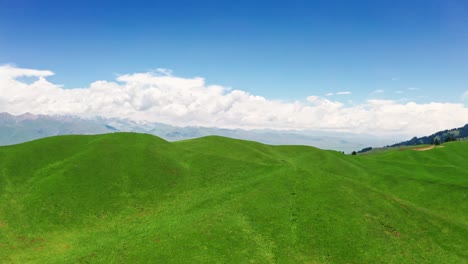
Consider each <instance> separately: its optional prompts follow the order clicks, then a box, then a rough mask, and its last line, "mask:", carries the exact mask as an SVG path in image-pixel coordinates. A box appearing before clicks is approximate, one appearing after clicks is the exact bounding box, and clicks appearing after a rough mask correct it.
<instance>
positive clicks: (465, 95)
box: [462, 91, 468, 101]
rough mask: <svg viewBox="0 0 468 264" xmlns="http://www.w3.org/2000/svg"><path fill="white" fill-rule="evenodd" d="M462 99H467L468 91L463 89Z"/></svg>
mask: <svg viewBox="0 0 468 264" xmlns="http://www.w3.org/2000/svg"><path fill="white" fill-rule="evenodd" d="M462 100H464V101H468V91H465V93H463V94H462Z"/></svg>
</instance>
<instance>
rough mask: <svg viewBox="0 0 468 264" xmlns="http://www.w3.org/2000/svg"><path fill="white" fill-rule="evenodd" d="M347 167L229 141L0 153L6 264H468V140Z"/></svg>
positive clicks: (299, 149) (120, 138) (118, 138)
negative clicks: (467, 154)
mask: <svg viewBox="0 0 468 264" xmlns="http://www.w3.org/2000/svg"><path fill="white" fill-rule="evenodd" d="M443 146H444V147H441V148H434V149H431V150H428V151H413V150H410V149H408V150H404V151H397V150H396V151H387V152H382V153H375V154H369V155H361V156H348V155H343V154H341V153H339V152H335V151H324V150H319V149H316V148H312V147H305V146H269V145H263V144H260V143H256V142H250V141H242V140H234V139H229V138H223V137H205V138H199V139H194V140H186V141H179V142H173V143H169V142H166V141H164V140H162V139H160V138H157V137H155V136H151V135H144V134H132V133H116V134H107V135H97V136H60V137H52V138H45V139H41V140H36V141H32V142H28V143H24V144H19V145H13V146H6V147H0V263H466V262H467V261H468V202H467V201H468V200H467V199H468V197H467V195H468V165H467V163H466V157H467V156H466V153H468V141H463V142H461V141H460V142H450V143H446V144H444V145H443Z"/></svg>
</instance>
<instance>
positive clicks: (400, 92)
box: [395, 91, 404, 94]
mask: <svg viewBox="0 0 468 264" xmlns="http://www.w3.org/2000/svg"><path fill="white" fill-rule="evenodd" d="M395 93H397V94H402V93H404V92H403V91H395Z"/></svg>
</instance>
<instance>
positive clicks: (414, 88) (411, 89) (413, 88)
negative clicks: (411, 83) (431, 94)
mask: <svg viewBox="0 0 468 264" xmlns="http://www.w3.org/2000/svg"><path fill="white" fill-rule="evenodd" d="M408 90H410V91H417V90H419V88H417V87H408Z"/></svg>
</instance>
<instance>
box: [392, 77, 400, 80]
mask: <svg viewBox="0 0 468 264" xmlns="http://www.w3.org/2000/svg"><path fill="white" fill-rule="evenodd" d="M398 80H400V78H398V77H393V78H392V81H398Z"/></svg>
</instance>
